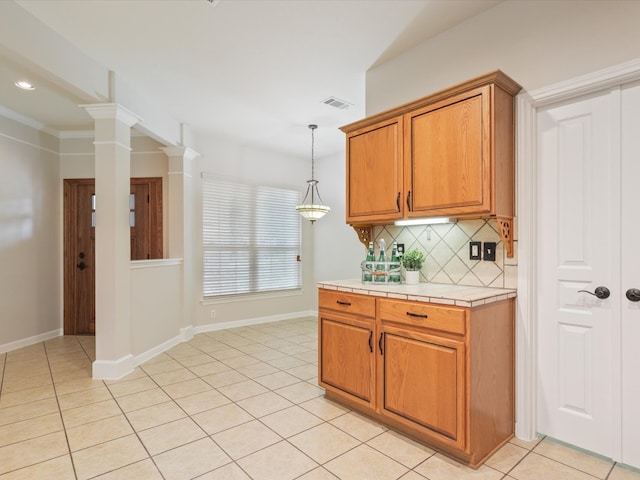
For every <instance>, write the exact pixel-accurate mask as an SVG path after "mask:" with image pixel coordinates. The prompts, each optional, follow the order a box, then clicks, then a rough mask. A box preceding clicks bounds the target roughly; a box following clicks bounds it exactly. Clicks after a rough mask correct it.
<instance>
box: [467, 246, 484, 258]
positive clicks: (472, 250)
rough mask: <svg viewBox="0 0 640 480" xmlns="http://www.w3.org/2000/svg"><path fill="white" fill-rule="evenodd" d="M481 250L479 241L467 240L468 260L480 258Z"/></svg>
mask: <svg viewBox="0 0 640 480" xmlns="http://www.w3.org/2000/svg"><path fill="white" fill-rule="evenodd" d="M481 250H482V243H481V242H469V260H480V259H481V258H482V251H481Z"/></svg>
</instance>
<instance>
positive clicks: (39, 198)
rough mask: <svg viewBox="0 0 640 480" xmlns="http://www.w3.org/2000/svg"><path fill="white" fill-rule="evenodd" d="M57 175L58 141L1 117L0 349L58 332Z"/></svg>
mask: <svg viewBox="0 0 640 480" xmlns="http://www.w3.org/2000/svg"><path fill="white" fill-rule="evenodd" d="M58 179H59V163H58V139H57V138H56V137H54V136H52V135H49V134H46V133H43V132H41V131H38V130H35V129H33V128H30V127H26V126H24V125H22V124H20V123H17V122H14V121H12V120H9V119H7V118H5V117H1V116H0V305H1V307H0V311H1V312H2V313H1V314H0V352H1V351H6V350H12V349H14V348H17V347H19V346H21V345H22V344H23V342H24V341H25V339H33V340H36V339H39V338H46V337H49V336H55V335H58V334H59V333H60V332H61V328H62V282H61V278H62V277H61V276H62V244H61V238H62V237H61V232H62V221H61V220H62V213H61V212H62V208H61V198H62V193H61V185H60V182H59V181H58ZM26 343H27V344H28V343H32V341H29V340H27V341H26Z"/></svg>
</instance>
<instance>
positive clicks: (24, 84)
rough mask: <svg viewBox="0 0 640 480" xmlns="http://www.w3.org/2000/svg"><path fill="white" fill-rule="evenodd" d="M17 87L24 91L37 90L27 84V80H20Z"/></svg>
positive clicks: (16, 84)
mask: <svg viewBox="0 0 640 480" xmlns="http://www.w3.org/2000/svg"><path fill="white" fill-rule="evenodd" d="M15 86H16V87H18V88H21V89H22V90H35V89H36V87H34V86H33V84H31V83H29V82H27V81H26V80H20V81H18V82H16V83H15Z"/></svg>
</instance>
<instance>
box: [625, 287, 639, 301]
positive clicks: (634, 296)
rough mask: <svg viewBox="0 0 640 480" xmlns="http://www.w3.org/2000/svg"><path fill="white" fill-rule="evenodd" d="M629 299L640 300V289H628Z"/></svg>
mask: <svg viewBox="0 0 640 480" xmlns="http://www.w3.org/2000/svg"><path fill="white" fill-rule="evenodd" d="M626 295H627V299H628V300H630V301H631V302H640V290H638V289H637V288H630V289H629V290H627V293H626Z"/></svg>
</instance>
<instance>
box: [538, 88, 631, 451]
mask: <svg viewBox="0 0 640 480" xmlns="http://www.w3.org/2000/svg"><path fill="white" fill-rule="evenodd" d="M611 108H612V107H611V99H610V96H609V95H608V94H606V93H605V94H601V95H594V96H592V97H589V98H583V99H580V100H576V101H575V102H573V103H570V104H567V105H560V106H554V107H550V108H548V109H541V110H540V111H539V112H538V118H537V128H538V145H537V147H538V148H537V151H538V168H540V174H539V178H540V182H539V192H538V199H539V204H538V212H539V213H538V214H539V218H538V222H537V223H538V246H539V250H538V259H537V263H538V271H539V274H540V277H539V278H540V282H539V285H538V293H539V296H538V371H539V380H538V385H539V388H538V429H539V431H540V432H541V433H544V434H547V435H550V436H552V437H555V438H558V439H560V440H563V441H565V442H568V443H571V444H573V445H577V446H579V447H582V448H585V449H587V450H592V451H595V452H598V453H600V454H602V455H611V453H612V431H611V420H612V418H611V407H612V405H611V395H608V394H605V395H603V392H610V391H611V388H612V383H611V367H612V358H611V356H612V352H611V341H612V337H611V325H612V321H613V320H614V319H613V316H612V308H615V305H616V300H615V299H614V298H609V299H606V300H600V299H598V298H596V297H594V296H591V295H589V294H588V293H584V292H580V290H587V291H590V292H593V291H594V289H595V287H596V286H599V285H603V286H607V287H608V288H610V289H611V291H612V292H615V291H617V290H619V289H618V288H617V284H616V280H615V279H614V278H613V276H612V272H611V268H610V266H611V264H612V261H613V258H612V249H611V246H610V242H611V231H612V229H613V227H614V223H613V218H614V216H613V215H612V208H613V203H612V194H613V191H612V186H611V169H610V165H611V162H612V161H614V159H613V158H612V152H611V147H610V145H611V135H612V134H611V125H610V119H611V115H612V110H611Z"/></svg>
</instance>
